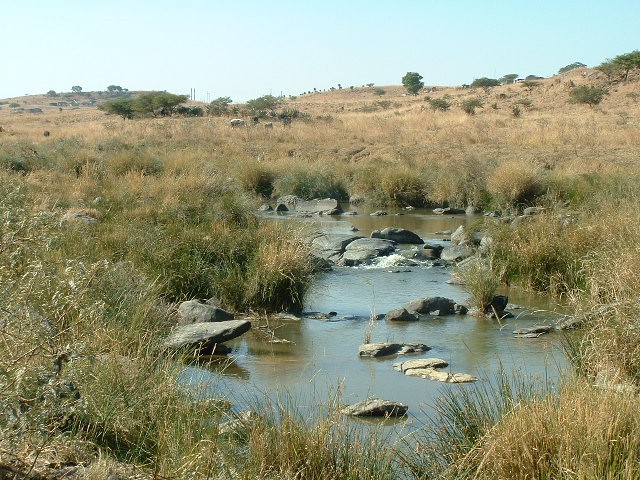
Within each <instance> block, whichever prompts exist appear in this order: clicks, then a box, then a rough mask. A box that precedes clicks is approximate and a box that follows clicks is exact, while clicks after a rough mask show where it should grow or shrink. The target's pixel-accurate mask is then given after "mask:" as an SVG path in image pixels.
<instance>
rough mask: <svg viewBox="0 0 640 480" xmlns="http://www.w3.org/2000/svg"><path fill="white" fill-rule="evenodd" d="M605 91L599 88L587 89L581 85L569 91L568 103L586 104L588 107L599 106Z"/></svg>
mask: <svg viewBox="0 0 640 480" xmlns="http://www.w3.org/2000/svg"><path fill="white" fill-rule="evenodd" d="M607 93H608V92H607V89H605V88H600V87H588V86H586V85H581V86H580V87H576V88H574V89H573V90H571V93H570V94H569V96H570V97H571V98H570V99H569V101H570V102H571V103H586V104H588V105H589V106H590V107H593V106H594V105H597V104H599V103H600V102H601V101H602V99H603V98H604V96H605V95H606V94H607Z"/></svg>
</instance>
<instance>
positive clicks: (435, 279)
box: [182, 210, 567, 423]
mask: <svg viewBox="0 0 640 480" xmlns="http://www.w3.org/2000/svg"><path fill="white" fill-rule="evenodd" d="M389 213H390V215H387V216H379V217H372V216H370V215H368V214H367V213H366V212H364V213H362V214H359V215H357V216H338V217H314V218H311V219H304V222H306V223H307V224H308V226H309V227H312V228H314V229H316V230H320V231H324V232H331V233H351V228H352V227H356V228H357V229H358V230H359V231H358V232H357V234H359V235H363V236H369V234H370V233H371V231H372V230H374V229H380V230H381V229H383V228H385V227H390V226H394V227H401V228H406V229H409V230H412V231H414V232H415V233H417V234H418V235H420V236H421V237H422V238H423V239H424V240H425V241H429V242H444V239H445V238H446V235H444V234H441V233H436V232H442V231H447V230H449V231H451V230H455V229H456V228H457V227H458V226H459V225H467V224H469V223H470V222H473V221H475V220H476V219H475V218H474V217H472V216H465V215H456V216H441V215H434V214H432V213H431V212H428V211H420V210H415V211H411V212H393V211H390V212H389ZM394 213H403V214H401V215H394ZM280 220H282V218H280ZM286 221H290V219H286ZM407 248H411V247H407ZM413 248H415V247H413ZM394 258H397V257H394ZM391 260H393V259H391ZM393 263H394V262H393V261H389V259H387V260H385V261H384V262H382V263H381V264H379V265H377V266H369V267H336V268H334V269H333V271H331V272H327V273H324V274H322V275H320V276H319V277H318V278H317V279H316V281H315V282H314V284H313V285H312V287H311V289H310V291H309V292H308V294H307V296H306V299H305V312H307V313H309V312H325V313H326V312H335V313H336V314H335V316H332V317H331V318H328V319H326V318H325V319H314V318H308V317H303V319H302V320H300V321H284V320H270V321H269V322H268V325H267V324H265V325H262V327H265V328H268V330H270V331H272V332H273V334H274V335H275V337H276V338H278V339H282V340H285V341H286V342H287V343H270V342H269V340H271V339H272V338H273V337H272V336H271V335H270V334H268V333H265V332H266V331H265V330H263V329H261V328H255V327H258V326H257V325H254V328H253V329H252V331H251V332H249V333H247V334H245V335H244V336H242V337H240V338H239V339H236V340H234V341H231V342H228V343H227V344H228V345H229V346H231V347H232V348H233V352H232V354H231V355H230V356H229V358H228V359H226V360H222V361H217V362H212V363H211V364H208V365H200V366H196V365H192V366H189V367H187V368H186V370H185V372H184V374H183V377H182V380H183V381H184V383H186V384H188V385H189V386H190V387H191V388H194V389H200V391H201V392H202V395H205V396H214V397H221V396H223V397H227V398H229V399H230V400H231V401H232V403H233V404H234V406H235V407H236V408H237V409H238V410H241V409H243V408H245V407H250V406H253V408H255V405H256V402H259V401H260V399H261V398H262V399H264V396H265V395H266V396H267V397H268V398H271V399H286V401H287V402H289V403H293V404H295V407H296V409H297V410H298V411H299V412H302V413H303V414H305V412H306V411H307V410H308V412H309V415H312V414H313V412H316V411H317V410H318V408H319V407H321V406H323V405H326V404H327V403H328V402H329V401H330V399H335V397H336V395H339V397H340V398H339V401H340V403H343V404H349V403H354V402H356V401H359V400H363V399H365V398H366V397H368V396H375V397H379V398H383V399H387V400H394V401H398V402H402V403H404V404H406V405H408V406H409V417H408V418H409V419H410V420H417V423H422V422H424V421H425V420H426V416H428V415H429V414H430V412H431V411H432V410H431V409H432V405H433V403H434V401H435V399H436V398H437V397H438V396H439V395H441V394H442V392H443V389H447V388H469V387H468V385H450V384H443V383H440V382H435V381H430V380H425V379H422V378H418V377H409V376H405V375H403V374H402V373H400V372H398V371H396V370H394V369H393V364H394V363H395V362H398V361H403V360H405V359H411V358H423V357H424V358H426V357H438V358H441V359H444V360H446V361H447V362H448V363H449V367H448V371H450V372H452V373H469V374H472V375H475V376H477V377H479V379H480V380H479V381H480V382H483V381H490V380H493V379H495V376H496V373H497V372H498V371H500V370H503V371H506V372H510V371H514V370H516V371H519V372H521V373H523V374H525V375H527V376H530V377H532V378H533V379H534V381H539V382H548V381H553V380H554V379H556V378H558V376H559V372H561V371H562V370H564V369H565V368H566V363H567V362H566V359H565V357H564V355H563V353H562V346H561V343H562V337H561V334H559V333H551V334H548V335H543V336H541V337H538V338H524V339H523V338H515V337H514V335H513V333H512V331H513V330H514V329H515V328H521V327H527V326H532V325H536V324H540V323H545V322H550V321H554V320H555V319H557V318H559V317H560V316H561V308H560V307H558V306H556V305H553V304H552V303H551V302H550V301H549V299H548V298H546V297H542V296H531V295H525V294H522V292H518V291H516V290H513V289H511V290H509V291H503V292H501V293H506V294H507V295H509V300H510V303H514V304H517V305H518V306H519V307H520V308H511V309H510V311H511V312H512V313H513V314H514V317H513V318H509V319H505V320H502V321H501V322H498V321H495V320H488V319H484V318H476V317H472V316H466V315H454V316H443V317H428V318H427V319H421V320H420V321H417V322H407V323H404V322H403V323H399V322H393V323H391V322H386V321H385V320H377V321H373V320H371V317H372V314H378V313H385V312H387V311H388V310H391V309H394V308H398V307H400V306H402V305H404V304H405V303H407V302H409V301H411V300H414V299H416V298H419V297H429V296H443V297H448V298H451V299H453V300H455V301H456V302H460V303H464V301H465V300H466V299H467V298H468V294H467V293H466V292H465V290H464V288H463V287H461V286H459V285H455V284H450V283H447V281H448V280H449V279H450V278H451V275H450V273H449V271H448V270H447V269H445V268H443V267H440V266H433V265H431V264H429V263H424V264H421V265H418V266H411V267H404V266H400V267H398V266H394V265H393ZM365 336H368V337H370V338H371V341H372V342H387V341H393V342H400V343H402V342H408V343H424V344H427V345H429V346H430V347H431V350H430V351H428V352H425V353H423V354H419V355H407V356H402V357H397V358H394V357H385V358H382V359H374V358H360V357H359V356H358V346H359V345H360V344H362V343H364V339H365Z"/></svg>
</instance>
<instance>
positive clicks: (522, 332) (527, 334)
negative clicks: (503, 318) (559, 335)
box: [513, 325, 554, 338]
mask: <svg viewBox="0 0 640 480" xmlns="http://www.w3.org/2000/svg"><path fill="white" fill-rule="evenodd" d="M553 330H554V327H553V326H552V325H535V326H533V327H527V328H518V329H516V330H514V331H513V334H514V335H515V336H516V337H522V338H537V337H539V336H540V335H544V334H545V333H549V332H552V331H553Z"/></svg>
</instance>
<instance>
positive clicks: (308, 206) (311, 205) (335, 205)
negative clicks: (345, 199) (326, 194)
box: [276, 195, 342, 215]
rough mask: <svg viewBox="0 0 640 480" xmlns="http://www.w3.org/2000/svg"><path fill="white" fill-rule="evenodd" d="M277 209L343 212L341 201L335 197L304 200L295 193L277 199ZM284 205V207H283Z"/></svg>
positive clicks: (320, 213)
mask: <svg viewBox="0 0 640 480" xmlns="http://www.w3.org/2000/svg"><path fill="white" fill-rule="evenodd" d="M276 204H277V206H276V210H277V211H281V212H282V211H284V212H286V211H289V212H296V213H309V214H318V215H337V214H338V213H340V212H342V209H341V208H340V203H339V202H338V201H337V200H336V199H334V198H314V199H313V200H304V199H302V198H300V197H296V196H295V195H284V196H282V197H280V198H278V200H277V201H276ZM283 207H284V208H283Z"/></svg>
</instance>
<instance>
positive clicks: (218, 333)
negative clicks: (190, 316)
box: [164, 320, 251, 353]
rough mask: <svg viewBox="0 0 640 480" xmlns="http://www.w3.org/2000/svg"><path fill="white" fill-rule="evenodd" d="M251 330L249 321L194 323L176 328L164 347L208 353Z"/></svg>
mask: <svg viewBox="0 0 640 480" xmlns="http://www.w3.org/2000/svg"><path fill="white" fill-rule="evenodd" d="M249 329H251V322H250V321H248V320H228V321H226V322H204V323H192V324H190V325H184V326H181V327H178V328H176V329H175V330H174V331H173V332H172V333H171V334H170V335H169V337H168V338H167V339H166V340H165V342H164V346H165V347H166V348H169V349H172V350H180V349H191V350H197V351H198V352H201V353H207V352H209V351H211V350H213V348H214V347H215V346H216V345H217V344H219V343H224V342H226V341H229V340H231V339H233V338H236V337H239V336H240V335H242V334H243V333H245V332H247V331H249Z"/></svg>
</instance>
